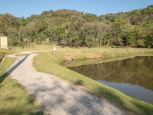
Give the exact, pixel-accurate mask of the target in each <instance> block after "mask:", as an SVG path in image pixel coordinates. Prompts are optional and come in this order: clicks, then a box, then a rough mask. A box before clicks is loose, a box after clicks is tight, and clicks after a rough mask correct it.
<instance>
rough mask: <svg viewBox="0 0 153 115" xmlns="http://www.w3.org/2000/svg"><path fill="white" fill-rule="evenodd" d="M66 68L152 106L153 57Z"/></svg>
mask: <svg viewBox="0 0 153 115" xmlns="http://www.w3.org/2000/svg"><path fill="white" fill-rule="evenodd" d="M68 68H69V69H71V70H73V71H76V72H79V73H81V74H83V75H85V76H88V77H90V78H92V79H94V80H97V81H98V82H101V83H103V84H105V85H108V86H110V87H113V88H116V89H119V90H120V91H122V92H124V93H126V94H128V95H130V96H132V97H135V98H138V99H141V100H143V101H146V102H149V103H152V104H153V56H141V57H140V56H138V57H134V58H129V59H124V60H118V61H111V62H104V63H98V64H87V65H81V66H77V67H68Z"/></svg>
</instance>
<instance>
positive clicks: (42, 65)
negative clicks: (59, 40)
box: [34, 48, 153, 115]
mask: <svg viewBox="0 0 153 115" xmlns="http://www.w3.org/2000/svg"><path fill="white" fill-rule="evenodd" d="M152 52H153V49H134V48H89V49H88V48H79V49H72V48H59V49H58V50H57V53H56V54H55V55H51V54H50V52H49V53H42V54H40V55H38V56H37V57H35V58H34V66H35V67H36V69H37V70H38V71H42V72H46V73H49V74H54V75H57V76H58V77H60V78H62V79H64V80H67V81H69V82H70V83H73V84H78V85H81V86H83V87H84V88H85V89H86V90H87V91H89V92H90V93H93V94H95V95H98V96H104V97H106V98H107V99H109V100H110V101H112V102H114V103H116V104H118V105H120V106H121V107H123V108H125V109H127V110H130V111H132V112H134V113H136V114H140V115H141V114H142V115H151V114H152V113H153V105H151V104H148V103H145V102H143V101H140V100H137V99H134V98H131V97H129V96H127V95H125V94H123V93H122V92H120V91H119V90H116V89H113V88H110V87H107V86H105V85H103V84H100V83H98V82H96V81H94V80H92V79H90V78H87V77H86V76H83V75H81V74H79V73H77V72H73V71H71V70H69V69H67V68H65V67H63V66H61V65H60V64H61V63H62V62H63V61H65V58H64V57H65V56H66V55H71V56H72V57H74V59H75V60H76V59H87V58H116V57H126V56H127V57H129V56H135V55H140V54H142V55H143V54H144V55H145V54H147V53H152Z"/></svg>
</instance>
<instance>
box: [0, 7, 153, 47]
mask: <svg viewBox="0 0 153 115" xmlns="http://www.w3.org/2000/svg"><path fill="white" fill-rule="evenodd" d="M0 33H2V34H4V35H7V36H8V37H9V44H10V45H12V46H27V45H31V44H32V43H36V44H42V43H43V44H44V43H47V44H49V43H57V44H59V45H66V46H70V47H80V46H84V47H101V46H112V47H124V46H130V47H153V5H151V6H148V7H146V8H144V9H138V10H133V11H130V12H124V13H123V12H120V13H116V14H107V15H102V16H96V15H94V14H89V13H83V12H79V11H75V10H67V9H62V10H57V11H44V12H43V13H42V14H40V15H32V16H30V17H28V18H18V17H14V16H13V15H11V14H3V15H0Z"/></svg>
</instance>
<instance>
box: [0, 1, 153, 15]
mask: <svg viewBox="0 0 153 115" xmlns="http://www.w3.org/2000/svg"><path fill="white" fill-rule="evenodd" d="M148 5H153V0H0V14H3V13H11V14H12V15H14V16H17V17H29V16H30V15H33V14H40V13H42V12H43V11H48V10H58V9H72V10H77V11H82V12H87V13H93V14H96V15H104V14H108V13H117V12H127V11H130V10H134V9H140V8H145V7H146V6H148Z"/></svg>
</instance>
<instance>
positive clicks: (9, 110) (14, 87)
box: [0, 58, 36, 115]
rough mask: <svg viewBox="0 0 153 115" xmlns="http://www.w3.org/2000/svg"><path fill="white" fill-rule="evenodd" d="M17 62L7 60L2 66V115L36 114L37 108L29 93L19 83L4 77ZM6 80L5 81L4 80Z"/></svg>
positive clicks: (0, 81) (0, 104)
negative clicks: (6, 71)
mask: <svg viewBox="0 0 153 115" xmlns="http://www.w3.org/2000/svg"><path fill="white" fill-rule="evenodd" d="M14 61H15V59H13V58H5V60H4V63H3V64H2V65H0V114H1V115H28V114H35V110H36V106H34V103H33V99H32V98H31V97H30V96H29V94H28V93H27V91H26V90H25V89H23V88H22V87H21V86H20V85H19V84H18V83H17V81H15V80H13V79H11V78H9V77H6V78H5V77H4V76H2V74H3V73H4V71H5V70H6V69H7V68H8V67H9V66H10V65H11V64H12V63H13V62H14ZM4 78H5V79H4Z"/></svg>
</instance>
